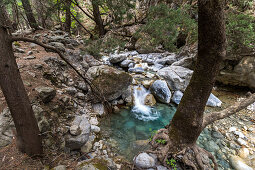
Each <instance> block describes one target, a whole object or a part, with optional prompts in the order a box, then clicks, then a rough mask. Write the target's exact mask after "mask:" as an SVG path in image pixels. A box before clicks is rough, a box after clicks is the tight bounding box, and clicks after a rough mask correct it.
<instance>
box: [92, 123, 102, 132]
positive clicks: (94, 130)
mask: <svg viewBox="0 0 255 170" xmlns="http://www.w3.org/2000/svg"><path fill="white" fill-rule="evenodd" d="M91 131H92V132H95V133H99V132H100V127H98V126H96V125H91Z"/></svg>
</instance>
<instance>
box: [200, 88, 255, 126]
mask: <svg viewBox="0 0 255 170" xmlns="http://www.w3.org/2000/svg"><path fill="white" fill-rule="evenodd" d="M254 102H255V93H254V94H251V93H249V94H248V98H247V99H244V100H242V101H240V102H237V103H235V104H234V105H233V106H230V107H228V108H226V109H224V110H222V111H220V112H213V113H210V114H208V115H205V117H204V121H203V128H205V127H206V126H207V125H209V124H211V123H213V122H214V121H216V120H220V119H224V118H226V117H229V116H231V115H233V114H235V113H237V112H239V111H240V110H243V109H245V108H246V107H247V106H249V105H251V104H252V103H254Z"/></svg>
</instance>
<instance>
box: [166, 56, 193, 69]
mask: <svg viewBox="0 0 255 170" xmlns="http://www.w3.org/2000/svg"><path fill="white" fill-rule="evenodd" d="M194 64H195V61H194V58H193V57H184V58H183V59H181V60H179V61H176V62H174V63H173V64H172V65H171V66H182V67H185V68H189V69H192V68H193V66H194Z"/></svg>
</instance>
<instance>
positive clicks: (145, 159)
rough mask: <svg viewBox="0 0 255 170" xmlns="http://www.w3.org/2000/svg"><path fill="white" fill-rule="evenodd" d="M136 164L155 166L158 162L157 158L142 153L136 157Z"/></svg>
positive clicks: (143, 166)
mask: <svg viewBox="0 0 255 170" xmlns="http://www.w3.org/2000/svg"><path fill="white" fill-rule="evenodd" d="M134 161H135V165H136V166H137V167H138V168H153V167H154V166H155V164H156V160H155V159H154V158H153V157H152V156H150V155H149V154H147V153H144V152H143V153H140V154H139V155H138V156H137V157H136V158H135V160H134Z"/></svg>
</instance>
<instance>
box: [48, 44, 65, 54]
mask: <svg viewBox="0 0 255 170" xmlns="http://www.w3.org/2000/svg"><path fill="white" fill-rule="evenodd" d="M49 45H50V46H53V47H56V48H57V49H58V50H60V51H62V52H65V46H64V44H62V43H60V42H51V43H49Z"/></svg>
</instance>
